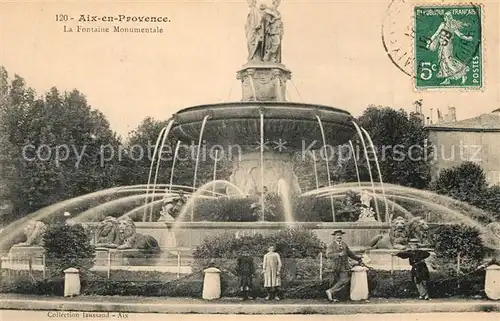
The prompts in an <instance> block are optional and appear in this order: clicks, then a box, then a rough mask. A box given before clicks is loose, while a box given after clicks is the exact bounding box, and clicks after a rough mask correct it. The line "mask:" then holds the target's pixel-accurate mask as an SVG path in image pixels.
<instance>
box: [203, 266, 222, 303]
mask: <svg viewBox="0 0 500 321" xmlns="http://www.w3.org/2000/svg"><path fill="white" fill-rule="evenodd" d="M203 273H205V279H204V280H203V294H202V298H203V299H205V300H214V299H219V298H220V296H221V287H220V273H221V271H220V270H219V269H218V268H216V267H209V268H207V269H205V270H203Z"/></svg>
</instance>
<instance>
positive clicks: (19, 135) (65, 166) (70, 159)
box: [0, 69, 120, 218]
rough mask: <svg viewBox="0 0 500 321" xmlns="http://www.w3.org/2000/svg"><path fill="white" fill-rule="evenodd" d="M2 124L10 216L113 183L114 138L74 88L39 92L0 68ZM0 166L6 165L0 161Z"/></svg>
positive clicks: (116, 146) (115, 164) (117, 142)
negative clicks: (9, 78) (111, 155)
mask: <svg viewBox="0 0 500 321" xmlns="http://www.w3.org/2000/svg"><path fill="white" fill-rule="evenodd" d="M2 74H3V76H2V79H3V81H2V83H3V86H2V93H3V94H2V97H3V99H2V119H3V121H2V125H3V126H2V130H1V134H0V137H2V138H0V139H3V140H5V141H6V142H7V143H6V144H5V145H4V146H8V147H5V148H8V149H9V150H10V151H11V152H10V153H5V154H4V155H8V156H7V157H6V156H4V158H6V159H4V162H5V163H8V164H9V165H10V166H11V167H10V168H11V170H10V172H13V173H15V181H13V182H7V183H6V184H8V186H9V196H10V199H11V200H12V202H13V203H14V208H15V213H14V216H15V217H13V218H19V217H20V216H24V215H26V214H28V213H30V212H33V211H35V210H38V209H40V208H41V207H44V206H47V205H50V204H53V203H56V202H59V201H61V200H64V199H68V198H72V197H76V196H79V195H82V194H87V193H90V192H93V191H97V190H100V189H104V188H108V187H111V186H114V185H115V184H116V180H117V177H118V173H119V169H120V167H119V165H120V164H119V162H118V159H117V157H114V158H109V159H104V157H103V152H104V151H107V150H111V151H113V152H114V153H116V152H117V151H118V150H119V148H120V140H119V138H118V137H117V136H116V134H115V133H114V132H113V131H112V130H111V129H110V126H109V123H108V121H107V120H106V118H105V117H104V115H103V114H102V113H100V112H99V111H97V110H95V109H92V108H91V106H89V105H88V103H87V101H86V98H85V96H84V95H82V94H81V93H80V92H78V91H77V90H73V91H71V92H65V93H60V92H59V91H58V90H57V88H55V87H54V88H52V89H51V90H50V91H49V92H48V93H46V94H45V96H44V97H40V98H35V96H36V94H35V92H34V91H33V90H32V89H30V88H28V87H26V85H25V81H24V79H23V78H21V77H20V76H18V75H15V76H14V79H13V80H12V82H11V84H10V85H5V84H6V83H7V80H6V79H7V74H6V71H5V69H2ZM3 168H7V167H5V166H3Z"/></svg>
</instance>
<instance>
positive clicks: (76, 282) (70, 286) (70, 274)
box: [64, 268, 81, 296]
mask: <svg viewBox="0 0 500 321" xmlns="http://www.w3.org/2000/svg"><path fill="white" fill-rule="evenodd" d="M80 287H81V285H80V271H78V269H75V268H69V269H66V270H64V296H75V295H80Z"/></svg>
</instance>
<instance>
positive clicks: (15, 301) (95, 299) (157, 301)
mask: <svg viewBox="0 0 500 321" xmlns="http://www.w3.org/2000/svg"><path fill="white" fill-rule="evenodd" d="M0 309H3V310H45V311H61V312H69V311H79V312H81V313H83V312H127V313H151V312H153V313H162V314H185V313H192V314H206V313H208V314H344V315H347V314H385V313H410V312H411V313H436V312H443V313H444V312H494V313H496V314H498V313H499V312H500V301H489V300H480V299H475V300H471V299H468V300H465V299H461V300H460V299H440V300H431V301H419V300H385V299H373V300H370V301H364V302H352V301H350V302H342V303H336V304H330V303H327V302H325V301H320V300H283V301H280V302H276V301H271V302H269V301H264V300H255V301H247V302H241V301H238V300H235V299H222V300H216V301H204V300H201V299H193V298H185V299H184V298H153V297H119V296H80V297H74V298H62V297H43V296H34V295H8V294H2V295H0ZM108 318H109V317H108ZM0 320H2V321H3V319H0ZM7 320H11V319H7ZM454 321H457V320H454ZM481 321H484V320H481ZM496 321H500V318H498V319H497V320H496Z"/></svg>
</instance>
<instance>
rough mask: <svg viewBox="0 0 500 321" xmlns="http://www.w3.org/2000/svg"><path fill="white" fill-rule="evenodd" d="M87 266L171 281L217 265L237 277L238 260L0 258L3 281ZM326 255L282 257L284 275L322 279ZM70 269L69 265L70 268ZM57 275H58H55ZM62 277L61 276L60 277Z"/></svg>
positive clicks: (121, 277)
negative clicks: (324, 256)
mask: <svg viewBox="0 0 500 321" xmlns="http://www.w3.org/2000/svg"><path fill="white" fill-rule="evenodd" d="M68 263H69V265H71V266H78V265H79V266H85V267H86V268H87V271H88V275H87V277H90V278H91V279H94V278H95V279H108V280H116V281H170V280H175V279H180V278H182V277H184V276H187V275H191V274H193V273H202V271H203V269H204V268H206V267H208V266H210V265H211V264H215V265H216V266H217V267H219V268H220V269H221V270H222V271H223V272H225V273H228V274H230V275H231V274H234V275H236V274H237V272H236V270H237V259H226V258H207V259H194V258H193V256H192V250H191V249H178V248H176V249H172V248H167V249H163V251H162V255H160V256H158V257H150V258H144V257H127V256H126V255H124V253H123V251H113V250H111V251H105V252H99V253H96V256H95V257H94V258H81V257H64V258H48V257H47V256H46V255H45V254H43V253H41V254H36V255H35V254H30V255H17V256H15V257H9V256H7V255H4V256H2V257H1V258H0V276H1V282H7V283H10V282H15V281H16V280H20V279H31V280H44V279H51V278H52V277H53V273H52V272H53V271H54V270H61V267H63V266H68ZM323 263H324V258H323V254H320V255H318V256H317V257H316V258H301V259H292V258H282V266H283V271H284V272H283V274H284V275H286V276H287V277H290V278H292V279H301V280H322V279H323V274H324V266H323V265H324V264H323ZM68 267H69V266H68ZM254 267H255V273H256V274H260V273H261V270H262V258H255V259H254ZM56 274H57V273H56ZM59 275H61V274H59Z"/></svg>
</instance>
